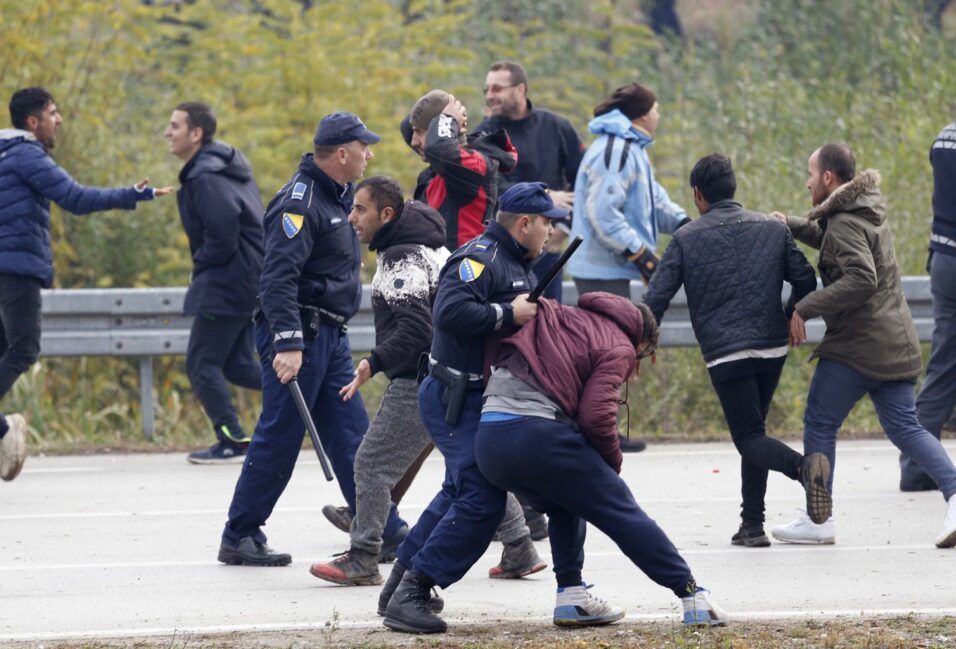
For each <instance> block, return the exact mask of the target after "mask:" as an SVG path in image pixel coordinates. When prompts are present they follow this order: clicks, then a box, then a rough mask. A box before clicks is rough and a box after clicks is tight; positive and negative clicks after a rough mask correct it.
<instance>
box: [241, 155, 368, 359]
mask: <svg viewBox="0 0 956 649" xmlns="http://www.w3.org/2000/svg"><path fill="white" fill-rule="evenodd" d="M351 211H352V185H351V183H350V184H348V185H340V184H338V183H337V182H335V181H334V180H332V179H331V178H329V177H328V176H327V175H326V174H325V172H323V171H322V170H321V169H319V168H318V167H316V166H315V163H314V162H313V160H312V154H311V153H307V154H305V155H304V156H302V161H301V162H300V163H299V169H298V170H297V171H296V172H295V174H294V175H293V176H292V179H291V180H289V182H287V183H286V184H285V185H283V186H282V189H280V190H279V193H277V194H276V195H275V197H273V199H272V200H271V201H269V206H268V207H267V208H266V216H265V243H266V250H265V259H264V260H263V266H262V277H261V278H260V280H259V301H260V302H261V304H262V311H263V313H264V314H265V316H266V319H267V320H268V322H269V326H270V327H271V329H272V333H273V348H274V349H275V351H277V352H284V351H289V350H294V349H305V345H304V344H303V340H302V320H301V317H300V314H299V305H305V306H313V307H318V308H320V309H323V310H324V311H326V312H328V313H329V314H334V316H335V317H336V318H338V319H341V321H342V322H343V323H344V322H346V321H348V320H349V319H351V318H352V316H354V315H355V314H356V313H357V312H358V310H359V305H360V303H361V300H362V283H361V280H360V278H359V264H360V263H361V255H360V250H359V240H358V237H357V236H356V235H355V230H353V229H352V226H351V225H349V222H348V214H349V212H351Z"/></svg>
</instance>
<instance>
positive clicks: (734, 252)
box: [644, 153, 831, 547]
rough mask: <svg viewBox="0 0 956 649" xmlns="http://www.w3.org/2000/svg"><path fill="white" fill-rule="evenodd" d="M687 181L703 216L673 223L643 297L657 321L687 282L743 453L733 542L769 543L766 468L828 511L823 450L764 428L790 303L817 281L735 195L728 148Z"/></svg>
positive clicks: (693, 314)
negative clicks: (786, 295) (802, 448)
mask: <svg viewBox="0 0 956 649" xmlns="http://www.w3.org/2000/svg"><path fill="white" fill-rule="evenodd" d="M690 184H691V187H693V188H694V203H695V204H696V205H697V209H698V210H699V212H700V218H698V219H697V220H695V221H693V222H691V223H690V224H688V225H685V226H684V227H682V228H680V229H679V230H678V231H677V232H676V233H674V238H673V240H672V241H671V243H670V245H669V246H668V247H667V250H666V251H665V252H664V256H663V258H662V259H661V263H660V265H659V266H658V267H657V272H655V273H654V276H653V277H652V278H651V282H650V284H649V285H648V288H647V293H646V294H645V296H644V301H645V302H646V303H647V305H648V306H649V307H650V308H651V310H652V311H653V312H654V317H656V318H657V320H658V322H660V320H661V318H663V316H664V312H665V311H666V310H667V307H668V305H669V304H670V301H671V299H672V298H673V297H674V295H675V294H676V293H677V291H678V289H680V287H681V285H683V286H684V291H685V292H686V294H687V307H688V309H689V310H690V319H691V324H692V325H693V327H694V335H696V336H697V340H698V342H699V343H700V351H701V354H703V356H704V362H705V363H706V364H707V371H708V372H709V373H710V380H711V383H713V386H714V390H715V391H716V392H717V397H718V398H719V399H720V405H721V406H722V407H723V410H724V417H725V418H726V419H727V426H728V427H729V428H730V435H731V437H732V438H733V441H734V445H735V446H736V447H737V450H738V451H739V452H740V455H741V463H740V472H741V483H742V485H741V492H742V495H743V504H742V506H741V518H742V523H741V525H740V529H739V530H738V532H737V533H736V534H734V535H733V537H732V538H731V542H732V543H733V544H734V545H743V546H747V547H766V546H768V545H770V540H769V539H768V538H767V536H766V534H765V533H764V529H763V523H764V496H765V494H766V492H767V474H768V470H773V471H779V472H780V473H782V474H784V475H786V476H787V477H789V478H792V479H793V480H798V481H800V482H801V483H802V484H803V486H804V489H805V490H806V496H807V513H808V514H809V515H810V517H811V518H812V519H813V520H814V522H819V523H822V522H824V521H826V520H827V518H829V516H830V508H831V503H830V493H829V492H828V491H827V488H826V483H827V479H828V477H829V474H830V464H829V461H828V460H827V458H826V456H824V455H823V454H822V453H813V454H811V455H809V456H803V455H800V454H799V453H797V452H796V451H794V450H793V449H792V448H790V447H789V446H787V445H786V444H784V443H783V442H780V441H778V440H776V439H773V438H771V437H767V431H766V419H767V412H768V410H769V409H770V402H771V400H772V399H773V393H774V391H775V390H776V389H777V383H778V381H779V380H780V373H781V371H782V370H783V365H784V362H785V361H786V358H787V343H788V342H789V331H788V326H787V320H788V318H789V316H790V315H791V314H792V313H793V305H794V304H796V303H797V302H798V301H799V300H800V299H801V298H803V297H804V296H805V295H807V294H808V293H810V292H811V291H813V290H814V288H815V287H816V276H815V275H814V273H813V267H811V266H810V264H809V262H807V258H806V257H804V256H803V253H802V252H800V249H799V248H797V246H796V244H795V243H794V241H793V237H792V236H791V234H790V231H789V229H787V227H786V226H784V225H783V224H782V223H779V222H777V221H776V220H775V219H773V218H770V217H768V216H766V215H764V214H758V213H756V212H750V211H748V210H745V209H744V208H743V206H742V205H741V204H740V203H738V202H737V201H735V200H734V194H735V193H736V190H737V180H736V178H735V176H734V170H733V167H732V166H731V163H730V158H727V157H725V156H722V155H720V154H716V153H715V154H711V155H709V156H705V157H704V158H701V159H700V160H699V161H698V162H697V164H696V165H694V169H693V170H692V171H691V174H690ZM785 281H786V282H788V283H789V284H790V286H791V287H792V289H793V292H792V295H791V297H790V300H789V302H788V303H787V306H786V308H784V306H783V305H782V303H781V299H780V293H781V290H782V288H783V282H785Z"/></svg>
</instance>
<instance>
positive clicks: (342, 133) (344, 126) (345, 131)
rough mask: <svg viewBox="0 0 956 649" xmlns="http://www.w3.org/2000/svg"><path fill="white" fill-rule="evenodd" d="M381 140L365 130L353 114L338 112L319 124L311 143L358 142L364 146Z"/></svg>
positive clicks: (323, 119) (327, 116) (363, 125)
mask: <svg viewBox="0 0 956 649" xmlns="http://www.w3.org/2000/svg"><path fill="white" fill-rule="evenodd" d="M381 139H382V138H381V137H380V136H379V135H377V134H375V133H372V131H370V130H368V129H367V128H365V124H363V123H362V120H360V119H359V117H358V115H356V114H355V113H346V112H344V111H340V112H337V113H332V114H330V115H326V116H325V117H323V118H322V121H321V122H319V128H318V129H316V131H315V137H314V138H313V139H312V141H313V142H314V143H315V144H318V145H325V146H327V145H333V144H345V143H346V142H351V141H353V140H358V141H359V142H362V143H364V144H375V143H376V142H378V141H379V140H381Z"/></svg>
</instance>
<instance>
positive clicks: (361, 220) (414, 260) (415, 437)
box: [311, 176, 448, 586]
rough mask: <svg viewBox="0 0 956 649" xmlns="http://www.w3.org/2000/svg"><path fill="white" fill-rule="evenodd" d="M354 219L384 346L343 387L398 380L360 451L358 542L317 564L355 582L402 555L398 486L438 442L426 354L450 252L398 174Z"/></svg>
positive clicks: (375, 188) (358, 198)
mask: <svg viewBox="0 0 956 649" xmlns="http://www.w3.org/2000/svg"><path fill="white" fill-rule="evenodd" d="M349 223H351V224H352V226H353V227H354V228H355V230H356V232H357V233H358V236H359V239H360V240H361V241H362V242H363V243H367V244H368V246H369V249H370V250H373V251H375V252H376V253H377V270H376V271H375V277H374V278H373V280H372V311H373V313H374V316H375V348H374V349H372V352H371V353H370V354H369V355H368V356H367V357H366V358H363V359H362V360H361V361H360V362H359V364H358V366H357V368H356V370H355V379H354V380H353V381H352V382H351V383H350V384H348V385H347V386H345V387H343V388H342V391H341V394H342V398H343V399H350V398H351V397H352V395H354V394H355V392H356V391H357V390H358V389H359V387H360V386H361V385H362V384H363V383H365V382H366V381H367V380H369V379H370V378H371V377H372V376H373V375H374V374H376V373H378V372H384V373H385V375H386V376H387V377H388V378H389V379H391V383H389V385H388V387H387V388H386V389H385V395H384V396H383V398H382V404H381V406H380V407H379V410H378V413H376V415H375V417H374V418H373V419H372V421H371V423H370V424H369V428H368V432H366V434H365V438H364V439H363V440H362V444H361V445H360V446H359V449H358V452H357V453H356V455H355V512H354V519H353V521H352V526H351V530H350V532H349V534H350V537H351V545H350V548H349V551H348V552H346V553H344V554H341V555H339V556H338V557H336V558H335V559H334V560H333V561H331V562H328V563H317V564H315V565H313V566H312V568H311V572H312V574H313V575H315V576H316V577H318V578H320V579H324V580H326V581H331V582H334V583H337V584H343V585H347V586H360V585H375V584H380V583H382V575H381V574H380V573H379V570H378V560H379V557H380V556H382V557H384V558H391V557H393V556H394V553H395V549H396V548H397V547H398V544H399V543H400V542H401V541H402V539H404V537H405V536H406V535H407V534H408V528H407V526H405V525H404V524H403V521H401V519H400V518H397V517H395V520H396V521H397V524H393V525H390V526H391V527H395V528H396V529H394V530H392V529H387V528H386V520H387V518H388V513H389V509H390V508H391V507H393V506H394V505H393V504H392V502H391V497H390V491H391V489H392V488H393V487H394V486H395V484H396V483H397V482H398V481H399V479H400V478H401V477H402V475H403V474H404V473H405V471H406V470H407V469H408V467H409V466H410V465H411V464H412V462H414V461H415V459H416V458H417V457H418V456H419V454H420V453H421V452H422V451H423V450H424V449H425V447H426V446H428V445H429V444H430V443H431V441H432V440H431V437H430V436H429V435H428V432H427V431H426V430H425V427H424V426H423V425H422V423H421V419H420V417H419V414H418V381H417V377H416V375H417V372H418V360H419V357H420V356H421V354H422V353H424V352H427V351H428V349H429V347H430V346H431V339H432V318H431V306H432V299H433V298H434V295H435V289H436V287H437V285H438V273H439V271H440V270H441V268H442V266H443V265H444V263H445V260H446V259H447V258H448V250H447V249H445V247H444V243H445V225H444V221H443V219H442V217H441V215H440V214H439V213H438V212H437V211H436V210H434V209H432V208H431V207H428V206H427V205H425V204H424V203H420V202H418V201H408V202H407V203H406V202H405V200H404V197H403V196H402V190H401V188H400V187H399V185H398V183H397V182H396V181H395V180H393V179H392V178H388V177H386V176H374V177H372V178H368V179H367V180H365V181H363V182H362V183H360V184H359V185H358V186H357V188H356V191H355V204H354V207H353V208H352V212H351V214H349Z"/></svg>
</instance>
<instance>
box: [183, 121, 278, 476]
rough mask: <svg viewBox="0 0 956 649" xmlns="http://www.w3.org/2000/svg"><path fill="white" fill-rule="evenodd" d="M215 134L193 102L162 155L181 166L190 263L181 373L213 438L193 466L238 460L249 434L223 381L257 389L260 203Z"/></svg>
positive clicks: (241, 164)
mask: <svg viewBox="0 0 956 649" xmlns="http://www.w3.org/2000/svg"><path fill="white" fill-rule="evenodd" d="M215 133H216V116H215V115H214V114H213V112H212V109H211V108H210V107H209V106H208V105H206V104H203V103H199V102H187V103H183V104H180V105H179V106H177V107H176V110H174V111H173V114H172V116H171V117H170V118H169V126H167V127H166V132H165V135H166V139H168V140H169V152H170V153H172V154H173V155H175V156H177V157H178V158H180V159H181V160H183V162H185V163H186V164H185V165H183V168H182V170H181V171H180V172H179V181H180V183H182V188H181V189H180V190H179V192H178V194H177V196H176V198H177V201H178V204H179V216H180V218H181V220H182V223H183V229H184V230H185V231H186V236H187V237H188V238H189V249H190V252H191V253H192V259H193V272H192V282H191V283H190V285H189V290H188V291H187V293H186V302H185V304H184V308H183V310H184V312H185V313H186V315H192V316H195V318H194V320H193V325H192V330H191V331H190V334H189V346H188V348H187V350H186V373H187V374H188V375H189V381H190V383H191V384H192V388H193V392H195V393H196V397H197V398H198V399H199V402H200V403H201V404H202V406H203V409H204V410H205V411H206V415H207V416H208V417H209V420H210V421H211V422H212V426H213V430H214V431H215V434H216V439H217V441H216V443H215V444H213V445H212V446H211V447H209V448H208V449H205V450H202V451H196V452H194V453H190V455H189V457H188V460H189V461H190V462H192V463H193V464H219V463H227V462H241V461H242V458H243V456H244V455H245V454H246V448H247V447H248V446H249V436H248V435H247V434H246V433H245V431H244V430H243V429H242V426H241V425H240V423H239V417H238V415H237V413H236V409H235V407H234V406H233V404H232V399H231V398H230V396H229V386H228V383H234V384H235V385H239V386H241V387H244V388H248V389H251V390H261V389H262V370H261V369H260V367H259V362H258V360H257V359H256V355H255V345H254V343H253V336H252V311H253V309H254V308H255V305H256V293H257V291H258V289H259V273H260V272H261V271H262V213H263V209H262V201H261V200H260V198H259V188H258V186H256V181H255V179H254V178H253V177H252V169H251V167H250V166H249V162H248V161H247V160H246V158H245V156H243V155H242V153H241V152H240V151H239V150H238V149H235V148H233V147H231V146H229V145H228V144H226V143H224V142H219V141H214V140H213V136H214V135H215ZM227 382H228V383H227Z"/></svg>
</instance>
